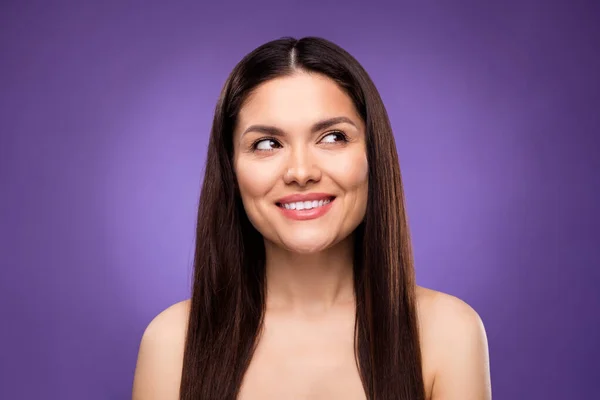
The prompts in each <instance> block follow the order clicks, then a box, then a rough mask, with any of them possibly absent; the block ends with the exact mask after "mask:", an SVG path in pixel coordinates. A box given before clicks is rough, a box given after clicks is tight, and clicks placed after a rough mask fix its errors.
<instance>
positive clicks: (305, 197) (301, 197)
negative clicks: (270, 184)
mask: <svg viewBox="0 0 600 400" xmlns="http://www.w3.org/2000/svg"><path fill="white" fill-rule="evenodd" d="M334 197H335V196H334V195H332V194H329V193H304V194H300V193H299V194H292V195H289V196H285V197H282V198H280V199H279V200H277V203H279V204H287V203H295V202H297V201H315V200H329V199H332V198H334Z"/></svg>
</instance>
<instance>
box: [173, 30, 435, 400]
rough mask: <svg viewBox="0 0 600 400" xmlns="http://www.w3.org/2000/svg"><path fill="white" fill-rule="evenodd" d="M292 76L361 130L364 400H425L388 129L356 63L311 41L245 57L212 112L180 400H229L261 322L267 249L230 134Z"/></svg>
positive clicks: (359, 317)
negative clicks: (265, 94)
mask: <svg viewBox="0 0 600 400" xmlns="http://www.w3.org/2000/svg"><path fill="white" fill-rule="evenodd" d="M298 72H307V73H316V74H321V75H324V76H326V77H329V78H330V79H332V80H333V81H335V82H336V83H337V84H338V85H339V87H340V88H341V89H342V90H344V92H345V93H347V95H348V96H349V97H350V98H351V99H352V101H353V103H354V106H355V107H356V110H357V111H358V113H359V115H360V116H361V118H362V119H363V121H364V123H365V126H366V151H367V161H368V165H369V184H368V199H367V207H366V214H365V218H364V220H363V221H362V222H361V223H360V224H359V226H358V227H357V228H356V231H355V232H354V236H355V241H354V259H353V272H354V294H355V299H356V315H355V324H354V334H355V343H354V354H355V361H356V364H357V368H358V371H359V373H360V378H361V381H362V385H363V388H364V391H365V395H366V397H367V399H369V400H392V399H393V400H424V399H425V390H424V383H423V376H422V369H421V368H422V365H421V350H420V343H419V330H418V319H417V311H416V299H415V296H416V283H415V274H414V266H413V255H412V246H411V241H410V234H409V227H408V222H407V215H406V207H405V199H404V190H403V187H402V179H401V175H400V167H399V163H398V154H397V151H396V145H395V141H394V136H393V134H392V128H391V124H390V121H389V118H388V115H387V112H386V109H385V107H384V104H383V102H382V100H381V97H380V95H379V92H378V91H377V89H376V87H375V84H374V83H373V82H372V80H371V78H370V77H369V75H368V74H367V72H366V71H365V70H364V69H363V67H362V66H361V65H360V64H359V62H358V61H357V60H356V59H355V58H354V57H353V56H352V55H350V54H349V53H348V52H347V51H345V50H344V49H342V48H341V47H339V46H338V45H336V44H334V43H332V42H330V41H328V40H325V39H323V38H318V37H304V38H302V39H295V38H291V37H284V38H281V39H278V40H274V41H270V42H268V43H266V44H263V45H261V46H259V47H258V48H256V49H255V50H253V51H252V52H250V53H249V54H247V55H246V56H245V57H244V58H243V59H242V60H241V61H240V62H239V63H238V64H237V65H236V66H235V67H234V69H233V71H232V72H231V74H230V75H229V77H228V78H227V80H226V82H225V84H224V86H223V89H222V91H221V94H220V97H219V100H218V102H217V105H216V109H215V114H214V119H213V124H212V130H211V135H210V140H209V145H208V154H207V159H206V169H205V175H204V181H203V183H202V190H201V195H200V201H199V206H198V214H197V227H196V243H195V255H194V273H193V282H192V295H191V309H190V315H189V321H188V328H187V336H186V341H185V350H184V361H183V370H182V378H181V386H180V397H179V398H180V399H181V400H198V399H203V400H223V399H227V400H234V399H236V397H237V396H238V393H239V391H240V387H241V385H242V381H243V378H244V374H245V372H246V370H247V369H248V366H249V365H250V362H251V359H252V356H253V353H254V350H255V348H256V346H257V343H258V341H259V339H260V333H261V330H262V326H263V320H264V315H265V300H266V287H265V286H266V282H265V278H266V277H265V249H264V241H263V238H262V236H261V234H260V233H259V232H258V231H257V230H256V229H255V228H254V227H253V226H252V224H251V223H250V221H249V220H248V217H247V215H246V213H245V211H244V208H243V204H242V202H241V198H240V194H239V192H238V189H237V183H236V177H235V172H234V169H233V132H234V129H235V126H236V123H237V117H238V114H239V112H240V108H241V107H242V105H243V104H244V101H245V100H246V99H247V98H248V96H249V94H250V93H251V92H252V91H253V90H255V89H256V88H257V87H258V86H259V85H261V84H262V83H265V82H267V81H269V80H271V79H274V78H278V77H284V76H290V75H293V74H295V73H298Z"/></svg>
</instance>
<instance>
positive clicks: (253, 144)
mask: <svg viewBox="0 0 600 400" xmlns="http://www.w3.org/2000/svg"><path fill="white" fill-rule="evenodd" d="M333 134H338V135H339V136H341V137H342V141H343V142H348V136H347V135H346V134H345V133H344V132H342V131H331V132H327V134H325V135H324V136H323V137H322V138H321V140H323V139H324V138H326V137H327V136H329V135H333ZM266 140H269V141H273V142H275V143H277V145H278V146H281V143H279V141H278V140H277V139H275V138H273V137H262V138H260V139H258V140H256V141H254V143H252V147H251V148H252V151H253V152H257V151H260V152H263V151H267V152H269V151H273V150H275V149H270V150H262V149H261V150H259V149H257V146H258V144H259V143H261V142H264V141H266ZM321 140H319V142H320V141H321ZM330 144H333V143H330Z"/></svg>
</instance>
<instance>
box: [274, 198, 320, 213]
mask: <svg viewBox="0 0 600 400" xmlns="http://www.w3.org/2000/svg"><path fill="white" fill-rule="evenodd" d="M329 203H331V200H329V199H327V200H313V201H297V202H295V203H285V204H282V207H285V209H286V210H310V209H312V208H317V207H322V206H324V205H326V204H329Z"/></svg>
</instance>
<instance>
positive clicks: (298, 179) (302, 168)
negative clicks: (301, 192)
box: [283, 148, 321, 186]
mask: <svg viewBox="0 0 600 400" xmlns="http://www.w3.org/2000/svg"><path fill="white" fill-rule="evenodd" d="M286 167H287V168H286V170H285V171H284V176H283V180H284V182H285V183H286V184H288V185H291V184H292V183H296V184H298V185H300V186H306V185H307V184H308V183H309V182H313V183H314V182H318V181H320V180H321V169H320V168H319V167H318V166H317V165H316V164H315V162H314V160H313V157H312V156H311V154H310V150H308V149H306V148H295V149H292V151H291V152H290V154H289V159H288V162H287V165H286Z"/></svg>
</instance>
